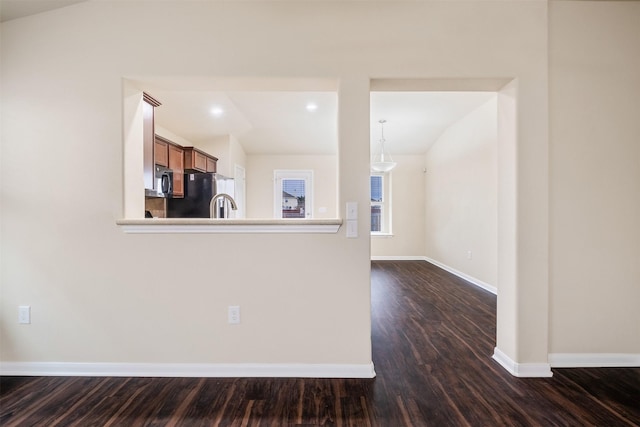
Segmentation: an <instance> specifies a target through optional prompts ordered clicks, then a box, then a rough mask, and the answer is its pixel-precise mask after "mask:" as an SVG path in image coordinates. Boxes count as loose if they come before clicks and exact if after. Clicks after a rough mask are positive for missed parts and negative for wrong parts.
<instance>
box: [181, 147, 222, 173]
mask: <svg viewBox="0 0 640 427" xmlns="http://www.w3.org/2000/svg"><path fill="white" fill-rule="evenodd" d="M183 149H184V168H185V170H192V171H196V172H215V171H216V164H217V162H218V159H217V158H216V157H213V156H211V155H209V154H207V153H205V152H204V151H200V150H198V149H197V148H194V147H183Z"/></svg>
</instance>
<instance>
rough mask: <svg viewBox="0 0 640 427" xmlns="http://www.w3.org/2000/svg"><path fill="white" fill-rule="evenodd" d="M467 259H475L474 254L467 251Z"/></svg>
mask: <svg viewBox="0 0 640 427" xmlns="http://www.w3.org/2000/svg"><path fill="white" fill-rule="evenodd" d="M467 259H473V252H471V251H467Z"/></svg>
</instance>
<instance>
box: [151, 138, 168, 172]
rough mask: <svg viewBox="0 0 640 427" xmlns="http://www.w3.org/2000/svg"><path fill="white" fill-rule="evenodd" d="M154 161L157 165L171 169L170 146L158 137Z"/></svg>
mask: <svg viewBox="0 0 640 427" xmlns="http://www.w3.org/2000/svg"><path fill="white" fill-rule="evenodd" d="M153 159H154V162H155V164H156V165H160V166H164V167H165V168H168V167H169V144H168V143H167V142H166V141H164V140H162V139H161V138H160V137H159V136H158V135H156V138H155V141H154V144H153Z"/></svg>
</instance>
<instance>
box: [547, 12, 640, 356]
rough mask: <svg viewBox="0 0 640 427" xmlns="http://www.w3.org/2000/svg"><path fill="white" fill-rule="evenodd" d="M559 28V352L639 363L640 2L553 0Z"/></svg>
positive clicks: (554, 24) (555, 139)
mask: <svg viewBox="0 0 640 427" xmlns="http://www.w3.org/2000/svg"><path fill="white" fill-rule="evenodd" d="M550 34H551V49H550V87H549V93H550V110H551V121H550V125H551V141H552V150H551V153H550V158H551V163H550V166H551V172H550V173H551V179H552V183H553V186H552V188H551V192H550V205H551V210H550V218H551V230H550V235H551V251H550V254H551V271H550V282H551V287H550V297H551V304H550V309H551V311H550V320H551V325H552V328H551V335H550V352H551V353H553V354H565V355H566V354H569V355H572V354H573V355H575V354H580V353H587V354H596V355H597V354H603V353H604V354H607V353H613V354H615V353H620V354H635V355H636V364H640V310H639V308H640V262H639V261H640V120H638V118H639V115H638V114H639V112H640V54H639V52H640V3H638V2H552V3H551V20H550ZM596 358H597V357H596ZM569 359H571V356H569Z"/></svg>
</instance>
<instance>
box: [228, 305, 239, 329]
mask: <svg viewBox="0 0 640 427" xmlns="http://www.w3.org/2000/svg"><path fill="white" fill-rule="evenodd" d="M228 314H229V323H231V324H232V325H237V324H238V323H240V306H239V305H230V306H229V312H228Z"/></svg>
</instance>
